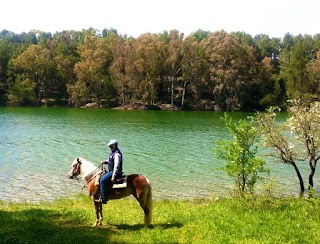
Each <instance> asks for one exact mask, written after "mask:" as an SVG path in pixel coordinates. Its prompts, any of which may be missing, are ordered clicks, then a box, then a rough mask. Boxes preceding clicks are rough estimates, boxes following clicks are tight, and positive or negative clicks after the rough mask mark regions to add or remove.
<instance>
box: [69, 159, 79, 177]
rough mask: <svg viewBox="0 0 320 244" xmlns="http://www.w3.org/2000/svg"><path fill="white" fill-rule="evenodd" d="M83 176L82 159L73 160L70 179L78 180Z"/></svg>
mask: <svg viewBox="0 0 320 244" xmlns="http://www.w3.org/2000/svg"><path fill="white" fill-rule="evenodd" d="M80 174H81V159H80V158H76V159H75V160H73V162H72V165H71V169H70V172H69V174H68V176H69V178H70V179H73V178H77V177H78V176H79V175H80Z"/></svg>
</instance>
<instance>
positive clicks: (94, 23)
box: [0, 0, 320, 38]
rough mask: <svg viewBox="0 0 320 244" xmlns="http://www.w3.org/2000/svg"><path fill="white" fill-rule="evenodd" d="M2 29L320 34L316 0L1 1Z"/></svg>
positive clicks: (319, 9) (319, 6)
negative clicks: (174, 30)
mask: <svg viewBox="0 0 320 244" xmlns="http://www.w3.org/2000/svg"><path fill="white" fill-rule="evenodd" d="M0 9H1V10H0V31H1V30H4V29H5V30H9V31H13V32H15V33H18V34H19V33H21V32H29V31H31V30H41V31H45V32H51V33H55V32H56V31H62V30H82V29H88V28H90V27H92V28H94V29H98V30H103V29H104V28H107V29H110V28H114V29H116V30H117V31H118V33H119V34H127V35H128V36H133V37H138V36H139V35H140V34H144V33H146V32H151V33H160V32H163V31H165V30H166V31H170V30H173V29H177V30H178V31H180V32H181V33H184V34H185V36H187V35H189V34H190V33H191V32H194V31H196V30H198V29H202V30H205V31H211V32H214V31H219V30H225V31H227V32H232V31H244V32H246V33H247V34H251V35H253V36H254V35H256V34H267V35H269V36H270V37H281V38H282V37H283V36H284V35H285V34H286V33H290V34H292V35H298V34H303V35H304V34H309V35H314V34H318V33H320V0H264V1H261V0H218V1H216V0H211V1H210V0H161V1H160V0H87V1H85V0H51V1H47V0H4V1H1V4H0Z"/></svg>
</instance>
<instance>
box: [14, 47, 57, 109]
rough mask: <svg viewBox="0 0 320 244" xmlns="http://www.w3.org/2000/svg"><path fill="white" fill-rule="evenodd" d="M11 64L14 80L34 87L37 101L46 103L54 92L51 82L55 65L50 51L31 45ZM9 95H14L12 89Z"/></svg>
mask: <svg viewBox="0 0 320 244" xmlns="http://www.w3.org/2000/svg"><path fill="white" fill-rule="evenodd" d="M12 64H13V69H14V71H15V73H16V74H17V77H18V79H17V80H16V82H22V83H23V84H24V86H25V85H28V84H29V85H30V87H28V88H27V89H28V90H29V88H30V89H33V88H34V92H35V95H36V97H37V101H38V103H41V102H43V101H44V102H45V103H46V102H47V100H48V98H50V95H51V94H52V93H53V92H54V91H53V89H52V83H53V82H54V80H55V76H54V74H55V68H56V67H55V63H54V61H53V59H52V53H51V51H50V50H49V49H47V48H44V47H42V46H39V45H31V46H30V47H29V48H28V49H27V50H26V51H24V52H23V53H22V54H21V55H19V56H18V57H17V58H16V59H14V60H13V61H12ZM11 95H12V96H14V89H13V90H11ZM17 96H18V94H17ZM42 100H43V101H42Z"/></svg>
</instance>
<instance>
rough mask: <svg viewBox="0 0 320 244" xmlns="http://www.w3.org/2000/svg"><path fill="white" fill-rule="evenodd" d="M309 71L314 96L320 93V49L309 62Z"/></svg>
mask: <svg viewBox="0 0 320 244" xmlns="http://www.w3.org/2000/svg"><path fill="white" fill-rule="evenodd" d="M307 72H308V74H309V80H310V86H311V87H312V90H313V91H314V94H313V95H314V96H317V95H319V94H320V51H318V52H317V53H316V57H315V59H313V60H311V61H309V63H308V64H307Z"/></svg>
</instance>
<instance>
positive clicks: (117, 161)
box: [100, 140, 123, 204]
mask: <svg viewBox="0 0 320 244" xmlns="http://www.w3.org/2000/svg"><path fill="white" fill-rule="evenodd" d="M108 147H109V148H110V149H111V153H110V155H109V159H108V160H105V161H102V163H104V164H108V172H107V173H106V174H105V175H103V176H102V177H101V179H100V192H101V202H102V203H103V204H106V203H107V201H108V196H107V188H108V186H109V187H110V186H111V185H112V183H114V182H115V181H116V179H117V178H119V177H121V176H122V174H123V172H122V153H121V151H120V150H119V148H118V142H117V140H110V141H109V142H108Z"/></svg>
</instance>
